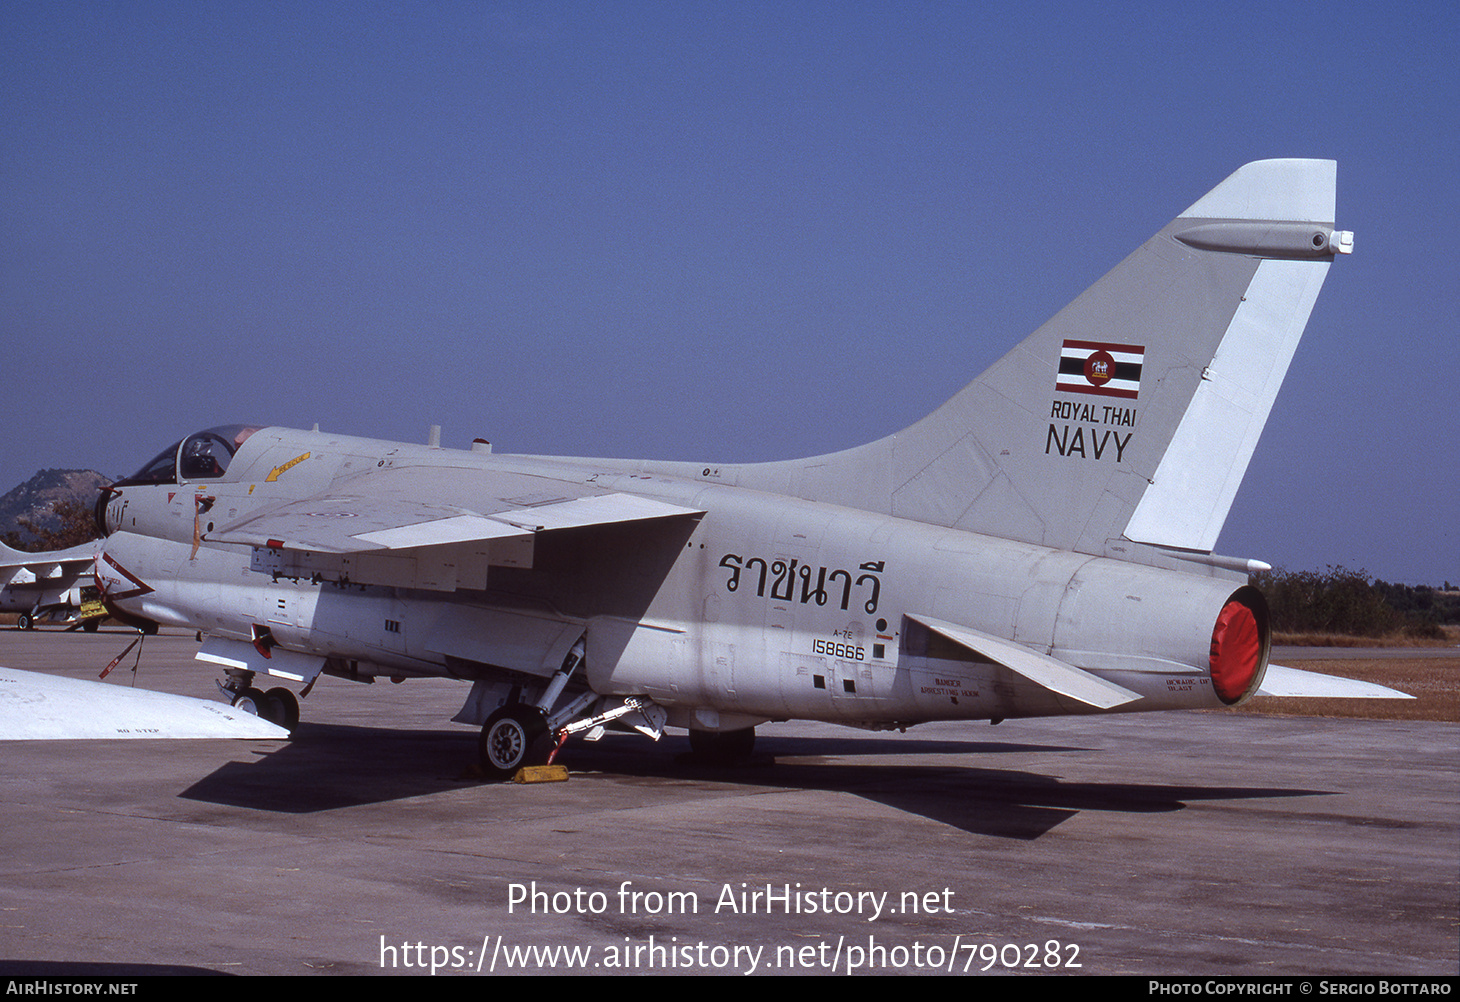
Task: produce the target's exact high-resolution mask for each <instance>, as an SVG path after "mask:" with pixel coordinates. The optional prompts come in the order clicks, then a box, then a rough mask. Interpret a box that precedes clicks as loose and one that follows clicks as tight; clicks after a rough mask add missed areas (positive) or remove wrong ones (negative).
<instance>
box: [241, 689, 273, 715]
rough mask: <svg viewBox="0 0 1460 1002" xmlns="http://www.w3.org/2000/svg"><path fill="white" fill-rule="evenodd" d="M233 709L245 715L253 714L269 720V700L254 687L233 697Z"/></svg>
mask: <svg viewBox="0 0 1460 1002" xmlns="http://www.w3.org/2000/svg"><path fill="white" fill-rule="evenodd" d="M233 708H234V709H235V710H242V711H243V712H244V713H252V714H253V715H254V716H255V717H263V718H264V719H265V720H268V719H269V714H268V712H267V711H268V709H269V699H268V697H267V696H265V695H264V694H263V693H262V692H261V691H260V690H258V689H255V688H254V687H253V686H249V687H248V688H247V689H243V690H241V691H240V692H239V693H238V695H236V696H234V697H233Z"/></svg>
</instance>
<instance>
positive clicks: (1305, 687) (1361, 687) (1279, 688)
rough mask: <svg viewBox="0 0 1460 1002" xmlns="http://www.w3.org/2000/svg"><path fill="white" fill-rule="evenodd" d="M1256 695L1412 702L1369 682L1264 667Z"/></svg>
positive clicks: (1279, 666)
mask: <svg viewBox="0 0 1460 1002" xmlns="http://www.w3.org/2000/svg"><path fill="white" fill-rule="evenodd" d="M1257 695H1259V696H1308V697H1315V698H1327V699H1413V698H1414V697H1413V696H1411V695H1409V693H1407V692H1400V691H1399V690H1398V689H1390V688H1389V687H1388V686H1383V685H1377V684H1375V683H1373V682H1360V681H1359V680H1358V679H1352V678H1340V677H1338V676H1337V675H1322V674H1319V673H1318V672H1316V671H1302V670H1301V669H1298V668H1284V667H1283V666H1282V665H1271V664H1270V665H1268V666H1267V674H1265V675H1264V676H1263V677H1262V687H1261V688H1260V689H1258V690H1257Z"/></svg>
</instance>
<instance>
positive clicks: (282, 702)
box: [264, 688, 299, 731]
mask: <svg viewBox="0 0 1460 1002" xmlns="http://www.w3.org/2000/svg"><path fill="white" fill-rule="evenodd" d="M264 698H265V699H267V700H268V701H269V702H270V703H271V704H273V706H272V708H273V709H276V710H277V711H278V715H277V716H275V715H273V714H270V715H269V719H270V720H272V721H273V722H274V723H276V724H278V725H279V726H280V727H282V728H284V730H286V731H292V730H294V728H296V727H298V726H299V700H298V699H297V698H295V696H294V693H292V692H290V691H289V690H288V689H283V688H276V689H270V690H269V691H268V692H266V693H264Z"/></svg>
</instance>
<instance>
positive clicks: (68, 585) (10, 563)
mask: <svg viewBox="0 0 1460 1002" xmlns="http://www.w3.org/2000/svg"><path fill="white" fill-rule="evenodd" d="M100 549H101V543H100V542H99V541H97V542H91V543H83V544H81V545H80V546H73V547H71V548H70V549H66V550H54V551H51V552H49V553H24V552H22V551H20V550H12V549H11V548H10V547H8V546H6V545H4V544H3V543H0V612H16V613H19V615H18V616H17V617H16V624H15V625H16V626H18V627H20V628H21V629H22V630H28V629H30V628H31V627H32V626H34V625H35V623H36V620H37V619H43V618H45V617H52V618H59V619H61V620H62V621H70V620H72V619H73V618H74V617H76V616H77V615H78V614H79V613H80V611H81V604H82V602H83V600H84V597H83V595H82V590H83V589H85V588H88V587H89V586H90V585H91V571H92V564H93V563H95V562H96V555H97V552H98V551H99V550H100ZM97 622H99V620H92V621H90V622H88V623H86V624H84V625H85V626H87V628H88V629H93V630H94V629H96V623H97Z"/></svg>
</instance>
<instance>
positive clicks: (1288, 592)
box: [1252, 565, 1460, 640]
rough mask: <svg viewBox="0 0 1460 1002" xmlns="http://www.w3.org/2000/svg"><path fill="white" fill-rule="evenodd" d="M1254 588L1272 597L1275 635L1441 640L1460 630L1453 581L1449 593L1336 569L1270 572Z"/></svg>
mask: <svg viewBox="0 0 1460 1002" xmlns="http://www.w3.org/2000/svg"><path fill="white" fill-rule="evenodd" d="M1252 583H1253V584H1254V585H1256V586H1257V587H1258V588H1260V589H1261V590H1262V593H1263V594H1264V595H1265V596H1267V604H1268V608H1269V609H1270V610H1271V611H1272V628H1273V632H1275V633H1331V634H1339V635H1346V636H1357V637H1384V636H1393V635H1402V636H1406V637H1414V638H1417V639H1435V640H1438V639H1441V638H1443V637H1444V636H1445V631H1444V629H1443V627H1445V626H1451V625H1455V624H1460V592H1457V591H1455V590H1453V589H1452V588H1451V587H1450V583H1449V582H1448V581H1447V582H1445V587H1444V588H1443V589H1438V588H1433V587H1430V586H1429V585H1404V584H1390V583H1389V582H1387V581H1379V580H1376V579H1372V578H1370V577H1369V575H1368V574H1367V573H1366V572H1365V571H1363V570H1350V569H1349V568H1347V567H1342V566H1339V567H1334V566H1332V565H1330V566H1329V567H1328V568H1327V569H1326V570H1323V571H1288V570H1283V569H1281V568H1278V569H1275V570H1271V571H1264V572H1263V573H1261V574H1255V575H1253V577H1252Z"/></svg>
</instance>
